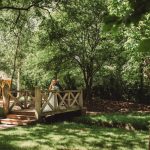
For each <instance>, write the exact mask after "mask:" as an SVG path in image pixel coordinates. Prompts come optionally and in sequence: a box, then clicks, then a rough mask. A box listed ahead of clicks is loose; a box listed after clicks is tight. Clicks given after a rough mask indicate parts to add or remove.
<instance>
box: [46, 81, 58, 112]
mask: <svg viewBox="0 0 150 150" xmlns="http://www.w3.org/2000/svg"><path fill="white" fill-rule="evenodd" d="M56 84H57V80H55V79H53V80H52V81H51V84H50V85H49V88H48V90H49V96H48V101H47V105H46V106H45V108H44V110H43V112H48V111H53V109H54V107H55V104H54V103H55V97H54V96H55V95H54V93H53V92H54V91H58V90H59V87H58V86H57V85H56ZM56 104H57V106H58V102H56Z"/></svg>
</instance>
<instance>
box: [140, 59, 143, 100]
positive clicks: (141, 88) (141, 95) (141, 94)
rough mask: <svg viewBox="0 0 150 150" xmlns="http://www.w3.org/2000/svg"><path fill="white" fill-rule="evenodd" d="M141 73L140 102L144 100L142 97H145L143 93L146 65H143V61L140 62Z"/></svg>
mask: <svg viewBox="0 0 150 150" xmlns="http://www.w3.org/2000/svg"><path fill="white" fill-rule="evenodd" d="M139 73H140V76H139V78H140V87H139V102H142V99H143V97H144V93H143V92H144V91H143V89H144V65H143V61H142V62H141V64H140V71H139Z"/></svg>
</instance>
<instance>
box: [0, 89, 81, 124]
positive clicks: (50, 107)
mask: <svg viewBox="0 0 150 150" xmlns="http://www.w3.org/2000/svg"><path fill="white" fill-rule="evenodd" d="M1 99H2V102H1V103H2V104H3V109H4V113H5V116H6V118H5V119H1V120H0V122H1V123H5V124H17V125H26V124H30V123H33V122H35V121H40V120H41V119H42V118H43V117H46V116H50V115H55V114H60V113H65V112H72V111H78V110H82V109H83V94H82V90H65V91H51V92H48V91H44V90H41V89H40V88H38V87H36V88H35V90H34V91H28V90H22V91H10V90H9V88H8V87H5V88H3V89H2V97H1Z"/></svg>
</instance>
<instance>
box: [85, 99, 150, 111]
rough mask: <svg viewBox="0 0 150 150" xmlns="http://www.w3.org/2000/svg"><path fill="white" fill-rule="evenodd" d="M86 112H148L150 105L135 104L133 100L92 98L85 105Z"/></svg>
mask: <svg viewBox="0 0 150 150" xmlns="http://www.w3.org/2000/svg"><path fill="white" fill-rule="evenodd" d="M85 106H86V107H87V110H88V112H93V113H94V112H95V113H96V112H97V113H98V112H100V113H101V112H102V113H104V112H105V113H113V112H121V113H122V112H131V111H136V112H137V111H138V112H150V105H144V104H137V103H134V102H124V101H111V100H100V99H93V100H92V101H91V102H90V103H88V104H86V105H85Z"/></svg>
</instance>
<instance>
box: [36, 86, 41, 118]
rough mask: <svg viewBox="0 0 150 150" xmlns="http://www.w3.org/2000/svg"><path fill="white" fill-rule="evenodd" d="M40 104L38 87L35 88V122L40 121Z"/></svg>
mask: <svg viewBox="0 0 150 150" xmlns="http://www.w3.org/2000/svg"><path fill="white" fill-rule="evenodd" d="M41 103H42V96H41V90H40V88H39V87H35V115H36V119H37V120H40V119H41Z"/></svg>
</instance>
